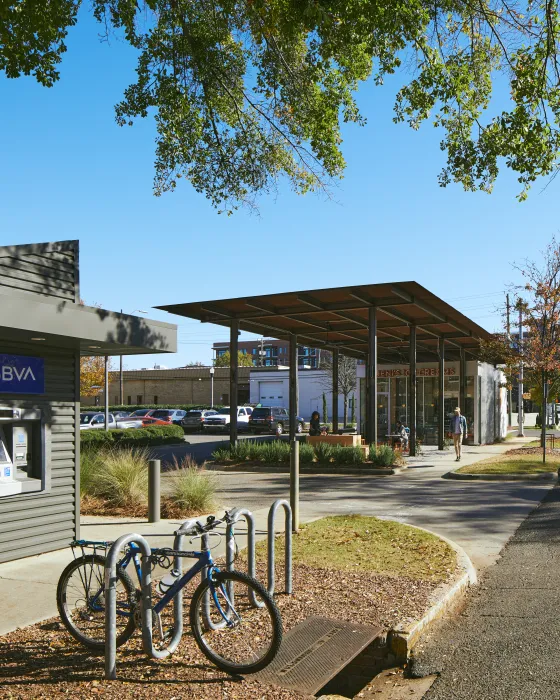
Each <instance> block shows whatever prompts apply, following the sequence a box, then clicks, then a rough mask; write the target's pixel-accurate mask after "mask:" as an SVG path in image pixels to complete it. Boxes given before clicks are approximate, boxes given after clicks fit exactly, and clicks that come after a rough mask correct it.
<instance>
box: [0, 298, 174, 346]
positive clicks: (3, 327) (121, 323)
mask: <svg viewBox="0 0 560 700" xmlns="http://www.w3.org/2000/svg"><path fill="white" fill-rule="evenodd" d="M0 337H2V338H3V339H5V340H14V341H20V342H26V341H34V340H35V341H36V342H37V343H38V344H39V342H40V343H41V345H50V346H56V347H60V348H73V349H79V351H80V353H81V354H82V355H139V354H150V353H164V352H177V326H176V325H175V324H172V323H163V322H161V321H152V320H150V319H147V318H140V317H138V316H130V315H128V314H121V313H118V312H115V311H108V310H106V309H98V308H95V307H92V306H84V305H82V304H75V303H72V302H67V301H61V300H58V301H56V300H51V299H48V298H43V299H41V300H38V299H37V296H36V295H31V294H30V295H26V294H21V293H20V294H18V293H14V292H4V291H2V290H0ZM38 339H40V340H38Z"/></svg>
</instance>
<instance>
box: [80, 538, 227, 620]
mask: <svg viewBox="0 0 560 700" xmlns="http://www.w3.org/2000/svg"><path fill="white" fill-rule="evenodd" d="M76 544H77V545H80V546H84V545H99V546H105V547H107V546H109V544H110V543H109V542H97V541H93V540H78V541H77V542H76ZM152 552H153V553H155V554H157V552H158V550H157V549H154V550H152ZM140 554H141V550H140V547H138V545H137V544H136V543H134V542H130V544H129V545H128V547H127V549H126V550H125V553H124V555H123V557H122V558H121V559H119V561H118V563H117V566H118V567H119V568H122V569H126V568H127V566H128V565H129V564H130V562H132V563H133V564H134V569H135V571H136V576H137V578H138V584H139V585H140V587H141V586H142V566H141V563H140ZM185 556H186V557H189V558H191V559H197V560H198V561H197V562H196V563H195V564H194V565H193V566H191V568H190V569H189V570H188V571H186V572H185V573H184V574H183V575H182V576H181V577H180V578H178V579H177V581H175V583H174V584H173V585H172V586H171V587H170V588H169V590H168V591H166V592H165V594H164V595H163V596H162V597H161V598H160V599H159V600H158V602H157V603H156V604H155V605H154V606H153V612H154V613H156V614H159V613H161V612H162V611H163V610H164V609H165V607H166V606H167V604H168V603H170V602H171V601H172V600H173V598H174V597H175V596H176V595H177V593H178V592H179V591H180V590H182V589H183V588H184V587H185V586H186V585H187V584H188V583H189V582H190V581H192V579H193V578H194V577H195V576H197V575H198V574H199V573H201V572H202V571H204V569H206V570H207V574H206V576H207V578H210V577H211V574H212V572H213V571H219V569H218V567H216V566H215V565H214V560H213V559H212V555H211V553H210V552H209V551H192V552H185ZM210 591H211V593H212V598H213V600H214V604H215V605H216V607H217V608H218V610H219V612H220V615H221V616H222V617H223V619H224V621H225V622H226V624H228V625H230V624H232V621H231V620H229V619H228V617H227V615H226V614H225V612H224V610H223V608H222V606H221V605H220V602H219V600H218V596H217V594H216V590H215V589H214V588H213V587H210ZM222 592H223V595H224V597H225V599H226V601H227V603H228V606H229V607H230V609H231V610H232V611H233V612H234V614H235V615H236V616H238V615H237V613H236V612H235V608H234V606H233V604H232V603H231V601H230V599H229V595H228V594H227V592H226V591H225V590H223V587H222ZM101 593H102V589H99V591H98V592H97V594H96V595H95V596H93V598H92V600H91V602H90V604H92V605H95V603H96V601H97V598H98V597H99V596H100V595H101ZM100 609H101V608H100ZM117 614H118V615H121V616H122V617H129V616H130V615H131V614H132V613H130V612H128V611H126V610H122V609H118V611H117Z"/></svg>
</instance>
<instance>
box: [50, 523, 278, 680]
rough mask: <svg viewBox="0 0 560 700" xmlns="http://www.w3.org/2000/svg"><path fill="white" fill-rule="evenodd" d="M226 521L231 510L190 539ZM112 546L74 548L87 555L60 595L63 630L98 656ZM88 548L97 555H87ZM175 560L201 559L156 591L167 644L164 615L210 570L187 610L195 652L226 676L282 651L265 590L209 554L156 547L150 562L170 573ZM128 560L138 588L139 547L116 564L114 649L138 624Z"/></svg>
mask: <svg viewBox="0 0 560 700" xmlns="http://www.w3.org/2000/svg"><path fill="white" fill-rule="evenodd" d="M228 522H229V519H228V513H227V512H226V514H225V516H224V518H223V519H221V520H217V519H216V518H214V517H213V516H209V517H208V519H207V522H206V524H205V525H203V524H202V523H196V526H195V532H192V533H190V534H192V535H194V537H193V538H195V537H201V536H202V535H204V534H206V533H212V530H214V528H216V527H217V526H219V525H220V524H222V523H228ZM213 534H218V533H213ZM191 541H192V540H191ZM111 544H112V543H111V542H92V541H87V540H79V541H77V542H75V543H73V548H74V551H76V550H81V552H82V554H81V556H76V554H75V557H76V558H75V559H74V561H72V562H71V563H70V564H69V565H68V566H67V567H66V568H65V569H64V571H63V572H62V574H61V577H60V580H59V582H58V587H57V594H56V599H57V606H58V611H59V613H60V617H61V619H62V622H63V623H64V625H65V627H66V629H67V630H68V631H69V632H70V634H71V635H72V636H73V637H74V638H75V639H76V640H77V641H78V642H80V643H81V644H83V645H84V646H86V647H87V648H88V649H90V650H92V651H94V652H97V653H103V652H104V650H105V595H104V594H105V584H104V571H105V561H106V553H107V550H108V549H109V547H110V546H111ZM87 549H90V550H93V552H92V553H91V554H87V553H86V550H87ZM176 557H188V558H195V559H196V560H197V561H196V563H195V564H194V565H193V566H192V567H191V568H190V569H189V570H188V571H187V572H185V573H183V574H179V572H177V571H174V570H171V572H170V574H168V575H167V576H165V577H164V579H163V581H162V582H160V584H159V585H158V592H159V598H158V600H157V602H156V603H155V604H154V606H153V613H154V615H155V618H156V621H157V622H158V626H159V630H160V634H161V635H162V641H164V639H163V627H162V623H161V619H162V613H164V611H165V609H166V607H167V606H168V605H169V603H170V602H172V601H173V599H174V597H175V596H176V595H177V593H179V591H181V590H182V589H183V588H184V587H185V586H186V585H187V584H188V583H189V581H191V580H192V579H193V578H194V577H195V576H196V575H197V574H199V573H201V572H202V571H205V572H206V573H205V575H204V576H203V580H202V581H201V583H200V584H199V586H198V587H197V588H196V590H195V591H194V593H193V596H192V599H191V604H190V609H189V621H190V625H191V629H192V632H193V635H194V638H195V640H196V642H197V644H198V647H199V648H200V650H201V651H202V653H203V654H204V655H205V656H206V657H207V658H208V659H209V660H210V661H212V662H213V663H214V664H215V665H216V666H217V667H218V668H220V669H221V670H223V671H226V672H227V673H233V674H246V673H255V672H256V671H260V670H261V669H262V668H264V667H265V666H267V665H268V664H269V663H270V662H271V661H272V659H273V658H274V657H275V656H276V654H277V652H278V649H279V648H280V643H281V641H282V621H281V618H280V613H279V611H278V608H277V607H276V604H275V603H274V600H273V598H272V597H271V596H270V595H269V593H268V592H267V590H266V589H265V588H264V586H263V585H262V584H261V583H259V582H258V581H256V580H255V579H254V578H251V577H250V576H247V574H244V573H241V572H239V571H220V569H219V568H218V567H217V566H216V564H215V563H214V560H213V558H212V554H211V552H210V551H209V550H205V551H177V550H174V549H171V548H157V549H152V554H151V563H152V565H154V566H155V565H156V564H158V565H160V566H163V567H164V568H169V569H171V566H172V562H173V560H174V559H175V558H176ZM131 562H132V563H133V565H134V568H135V570H136V576H137V578H138V581H139V583H140V584H141V581H142V574H141V568H140V551H139V549H138V547H137V546H136V545H134V544H130V545H128V547H127V548H126V549H125V552H124V555H123V557H122V559H121V560H120V562H119V564H118V566H117V579H118V582H117V646H121V645H122V644H124V643H125V642H126V641H127V640H128V639H130V637H131V636H132V635H133V633H134V631H135V629H136V627H137V626H138V622H139V620H138V616H139V606H140V591H137V590H136V588H135V585H134V583H133V582H132V579H131V578H130V576H129V574H128V573H127V571H126V569H127V567H128V566H129V564H130V563H131ZM171 634H172V632H171Z"/></svg>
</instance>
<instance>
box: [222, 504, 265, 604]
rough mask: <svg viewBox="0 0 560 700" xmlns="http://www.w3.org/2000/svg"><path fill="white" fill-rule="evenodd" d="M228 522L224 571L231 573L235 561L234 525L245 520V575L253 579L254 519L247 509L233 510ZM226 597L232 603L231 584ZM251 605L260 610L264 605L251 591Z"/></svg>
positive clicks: (232, 591)
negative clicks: (240, 520)
mask: <svg viewBox="0 0 560 700" xmlns="http://www.w3.org/2000/svg"><path fill="white" fill-rule="evenodd" d="M229 515H230V522H229V523H228V524H227V526H226V570H227V571H233V563H234V561H235V524H236V523H237V522H238V521H239V519H240V518H245V522H246V523H247V573H248V574H249V576H251V577H252V578H255V574H256V565H255V518H254V517H253V514H252V513H251V511H250V510H247V508H234V509H233V510H232V511H231V512H230V514H229ZM228 596H229V598H230V600H231V602H232V603H233V602H234V597H235V592H234V590H233V584H230V586H229V590H228ZM249 596H250V601H251V604H252V605H253V606H254V607H256V608H262V607H263V605H264V603H262V602H260V601H258V600H257V598H256V596H255V592H254V591H253V590H251V591H250V593H249Z"/></svg>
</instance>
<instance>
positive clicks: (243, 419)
mask: <svg viewBox="0 0 560 700" xmlns="http://www.w3.org/2000/svg"><path fill="white" fill-rule="evenodd" d="M252 411H253V409H252V408H251V407H250V406H238V407H237V429H238V430H239V431H241V430H249V418H250V416H251V413H252ZM229 419H230V415H229V407H226V408H220V409H219V410H218V411H217V412H216V414H215V415H214V416H209V417H208V418H205V420H204V430H205V431H210V430H229Z"/></svg>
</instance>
